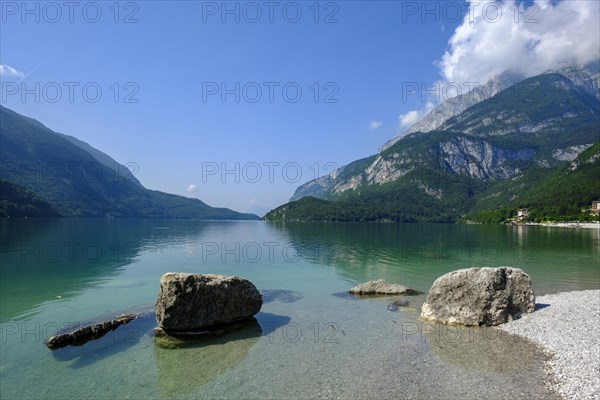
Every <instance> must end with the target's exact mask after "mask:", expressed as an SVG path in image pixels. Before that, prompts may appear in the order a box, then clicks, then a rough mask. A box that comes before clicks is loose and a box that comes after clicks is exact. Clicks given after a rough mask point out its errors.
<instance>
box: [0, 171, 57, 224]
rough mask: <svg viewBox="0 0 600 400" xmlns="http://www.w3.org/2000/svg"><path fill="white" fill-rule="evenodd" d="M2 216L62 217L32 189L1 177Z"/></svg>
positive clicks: (0, 198)
mask: <svg viewBox="0 0 600 400" xmlns="http://www.w3.org/2000/svg"><path fill="white" fill-rule="evenodd" d="M0 217H60V214H59V213H58V212H57V211H56V210H54V209H53V208H52V206H51V205H50V204H48V203H47V202H45V201H44V200H42V199H41V198H39V197H38V196H37V195H36V194H35V193H33V192H32V191H31V190H27V189H25V188H23V187H21V186H18V185H14V184H12V183H9V182H7V181H3V180H1V179H0Z"/></svg>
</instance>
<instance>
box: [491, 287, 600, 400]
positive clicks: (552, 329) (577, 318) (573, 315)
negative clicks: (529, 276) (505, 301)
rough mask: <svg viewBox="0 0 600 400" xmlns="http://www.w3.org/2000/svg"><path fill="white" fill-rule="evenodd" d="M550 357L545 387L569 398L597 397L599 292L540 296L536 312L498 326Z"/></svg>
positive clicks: (599, 377) (599, 390)
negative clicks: (539, 348)
mask: <svg viewBox="0 0 600 400" xmlns="http://www.w3.org/2000/svg"><path fill="white" fill-rule="evenodd" d="M497 328H498V329H501V330H503V331H506V332H508V333H512V334H515V335H518V336H521V337H525V338H527V339H529V340H531V341H533V342H534V343H536V344H537V345H539V346H541V348H542V349H543V350H545V351H546V352H547V353H548V354H549V355H550V357H551V358H550V360H549V361H548V362H547V367H548V385H549V386H550V388H551V389H552V390H553V391H555V392H557V393H558V394H560V395H561V396H562V397H564V398H568V399H593V398H598V396H599V395H600V336H599V335H598V331H599V330H600V289H596V290H582V291H574V292H560V293H556V294H548V295H543V296H539V297H538V298H537V299H536V311H535V312H533V313H531V314H524V315H523V316H522V317H521V318H519V319H516V320H514V321H512V322H508V323H505V324H502V325H498V326H497Z"/></svg>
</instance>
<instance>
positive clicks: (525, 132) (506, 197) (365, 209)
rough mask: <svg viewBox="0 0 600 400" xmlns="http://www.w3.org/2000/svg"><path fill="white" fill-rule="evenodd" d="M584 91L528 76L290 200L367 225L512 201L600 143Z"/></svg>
mask: <svg viewBox="0 0 600 400" xmlns="http://www.w3.org/2000/svg"><path fill="white" fill-rule="evenodd" d="M581 70H582V69H578V68H571V73H573V74H574V75H575V76H579V75H580V72H581ZM596 79H597V76H596ZM585 86H586V85H582V84H581V81H578V82H574V81H572V80H571V79H569V78H568V77H567V76H566V74H564V73H560V74H559V73H556V72H548V73H545V74H542V75H538V76H536V77H532V78H529V79H525V80H523V81H520V82H518V83H516V84H514V85H512V86H510V87H508V88H507V89H505V90H503V91H501V92H500V93H498V94H496V95H494V96H492V97H490V98H488V99H486V100H483V101H480V102H478V103H477V104H474V105H472V106H471V107H469V108H467V109H466V110H464V111H463V112H461V113H459V114H457V115H455V116H452V117H450V118H448V119H447V120H446V121H445V122H444V123H443V124H441V125H440V126H439V127H438V128H436V129H434V130H432V131H430V132H426V133H423V132H414V133H411V134H408V135H406V136H404V137H402V138H401V139H400V140H398V141H397V142H396V143H395V144H393V145H392V146H391V147H388V148H387V149H386V150H384V151H382V152H380V153H378V154H375V155H373V156H370V157H367V158H364V159H362V160H358V161H354V162H352V163H350V164H348V165H347V166H345V167H342V168H340V169H338V170H337V171H335V172H334V173H332V174H330V175H328V176H325V177H322V178H320V179H318V180H313V181H311V182H308V183H306V184H304V185H302V186H300V187H299V188H298V189H297V190H296V193H294V196H293V197H292V199H291V200H292V201H295V200H298V199H301V198H303V197H306V196H312V197H317V198H320V199H324V200H328V201H330V202H332V203H337V204H336V205H335V206H330V205H328V206H327V208H328V209H329V210H330V211H331V216H332V217H333V218H334V219H335V220H367V221H380V220H394V221H456V220H457V219H459V218H461V217H463V216H465V215H467V214H470V213H473V212H478V211H481V210H485V209H493V208H498V207H502V206H505V205H508V204H512V203H514V202H516V201H518V200H519V199H520V198H525V195H526V193H527V192H528V191H529V190H530V189H532V188H533V187H535V185H536V184H538V183H539V182H541V181H542V180H543V179H544V178H545V177H547V176H548V175H550V174H552V173H554V172H556V171H559V170H561V169H562V168H565V166H566V165H567V164H568V163H569V162H572V161H573V160H574V159H575V158H576V157H577V156H578V155H579V154H580V153H581V152H583V151H584V150H585V149H587V148H589V147H590V146H592V145H593V144H594V143H596V142H598V141H600V100H598V98H599V97H598V96H597V92H593V91H590V90H588V89H589V88H587V87H585ZM594 93H596V95H593V94H594ZM588 179H589V180H594V179H595V180H597V177H593V176H588ZM597 196H598V197H600V193H597ZM579 201H580V202H581V203H582V204H583V203H585V202H587V201H591V200H590V199H588V198H587V197H586V196H583V195H582V196H581V197H580V198H579ZM311 204H314V203H311ZM290 205H291V204H290ZM290 205H284V206H282V207H280V208H279V210H280V211H281V210H282V208H286V207H288V206H290ZM297 208H298V207H297V206H296V209H297ZM277 215H279V216H281V215H282V213H281V212H279V213H278V214H277ZM288 215H289V213H288ZM304 216H305V217H306V219H310V220H315V218H313V217H314V214H311V213H307V214H304ZM273 217H275V214H267V216H266V218H267V219H270V218H273ZM317 219H318V218H317Z"/></svg>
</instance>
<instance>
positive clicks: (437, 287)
mask: <svg viewBox="0 0 600 400" xmlns="http://www.w3.org/2000/svg"><path fill="white" fill-rule="evenodd" d="M534 309H535V294H534V292H533V289H532V288H531V278H530V277H529V275H527V274H526V273H525V272H524V271H523V270H521V269H519V268H511V267H499V268H488V267H485V268H465V269H459V270H457V271H452V272H449V273H447V274H445V275H442V276H440V277H439V278H438V279H436V280H435V282H433V285H432V286H431V289H429V293H428V294H427V300H426V302H425V303H424V304H423V308H422V310H421V318H422V319H424V320H427V321H432V322H441V323H444V324H451V325H465V326H493V325H500V324H503V323H505V322H508V321H512V319H513V317H514V316H515V315H518V314H520V313H530V312H533V310H534Z"/></svg>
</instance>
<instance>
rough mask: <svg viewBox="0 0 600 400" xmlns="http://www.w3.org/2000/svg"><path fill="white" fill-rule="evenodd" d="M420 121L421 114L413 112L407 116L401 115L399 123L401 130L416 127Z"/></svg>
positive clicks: (406, 114)
mask: <svg viewBox="0 0 600 400" xmlns="http://www.w3.org/2000/svg"><path fill="white" fill-rule="evenodd" d="M419 119H421V113H420V112H419V111H417V110H412V111H409V112H407V113H405V114H400V116H399V117H398V123H399V124H400V127H401V128H408V127H409V126H411V125H414V124H415V123H416V122H417V121H418V120H419Z"/></svg>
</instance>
